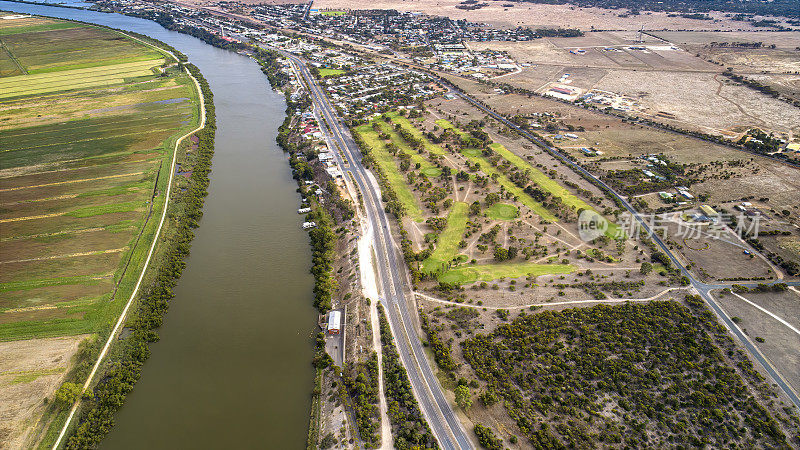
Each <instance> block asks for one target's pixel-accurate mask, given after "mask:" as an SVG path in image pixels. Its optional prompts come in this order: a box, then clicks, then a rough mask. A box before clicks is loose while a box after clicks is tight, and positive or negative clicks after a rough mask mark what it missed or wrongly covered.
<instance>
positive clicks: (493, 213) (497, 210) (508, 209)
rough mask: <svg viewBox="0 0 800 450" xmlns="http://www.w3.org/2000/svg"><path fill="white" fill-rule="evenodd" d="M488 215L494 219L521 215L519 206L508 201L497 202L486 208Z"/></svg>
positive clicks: (513, 217)
mask: <svg viewBox="0 0 800 450" xmlns="http://www.w3.org/2000/svg"><path fill="white" fill-rule="evenodd" d="M486 216H487V217H489V218H490V219H494V220H514V219H516V218H517V217H519V208H517V207H516V206H514V205H509V204H507V203H495V204H494V205H492V206H490V207H489V208H488V209H487V210H486Z"/></svg>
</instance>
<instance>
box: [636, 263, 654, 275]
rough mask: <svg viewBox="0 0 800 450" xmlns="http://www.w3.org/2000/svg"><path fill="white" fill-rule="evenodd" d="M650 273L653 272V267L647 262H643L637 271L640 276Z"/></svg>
mask: <svg viewBox="0 0 800 450" xmlns="http://www.w3.org/2000/svg"><path fill="white" fill-rule="evenodd" d="M652 271H653V265H652V264H650V263H649V262H647V261H645V262H643V263H642V267H641V268H640V269H639V272H640V273H641V274H642V275H647V274H649V273H650V272H652Z"/></svg>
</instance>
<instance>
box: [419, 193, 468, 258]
mask: <svg viewBox="0 0 800 450" xmlns="http://www.w3.org/2000/svg"><path fill="white" fill-rule="evenodd" d="M468 211H469V205H467V204H466V203H464V202H455V203H453V209H451V210H450V214H448V216H447V227H445V229H444V231H442V234H440V235H439V239H438V241H437V242H436V248H435V249H434V251H433V253H431V256H430V257H428V259H426V260H425V261H422V267H421V270H422V272H424V273H434V272H437V271H439V270H440V269H442V268H443V267H444V266H446V265H447V263H449V262H450V261H452V259H453V258H454V257H455V256H456V255H457V254H458V243H459V242H460V241H461V239H462V237H463V236H464V230H465V229H466V227H467V212H468Z"/></svg>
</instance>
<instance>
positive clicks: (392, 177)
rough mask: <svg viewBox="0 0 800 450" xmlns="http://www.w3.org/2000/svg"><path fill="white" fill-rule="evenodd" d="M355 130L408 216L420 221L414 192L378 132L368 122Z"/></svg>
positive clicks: (420, 217) (419, 212)
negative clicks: (369, 150) (370, 152)
mask: <svg viewBox="0 0 800 450" xmlns="http://www.w3.org/2000/svg"><path fill="white" fill-rule="evenodd" d="M355 130H356V133H358V134H359V135H360V136H361V138H362V139H364V142H366V144H367V145H369V147H370V149H372V155H373V157H374V158H375V162H376V163H377V164H378V165H379V166H380V168H381V171H382V172H383V173H384V175H386V178H387V179H388V180H389V184H391V185H392V189H394V192H395V193H396V194H397V199H398V200H399V201H400V202H401V203H402V204H403V207H404V208H405V210H406V214H407V215H408V217H410V218H411V219H413V220H415V221H417V222H421V221H422V209H420V207H419V204H418V203H417V199H416V197H414V193H413V192H411V188H410V187H409V186H408V184H407V183H406V180H405V177H404V176H403V174H402V173H401V172H400V168H398V167H397V164H396V163H395V160H394V157H393V156H392V155H391V154H390V153H389V151H388V150H386V145H384V143H383V141H382V140H381V139H380V138H379V137H378V133H376V132H375V130H373V129H372V125H369V124H366V125H361V126H359V127H356V129H355Z"/></svg>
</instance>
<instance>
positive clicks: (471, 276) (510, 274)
mask: <svg viewBox="0 0 800 450" xmlns="http://www.w3.org/2000/svg"><path fill="white" fill-rule="evenodd" d="M574 271H575V266H572V265H569V264H535V263H508V264H488V265H482V266H468V267H459V268H457V269H453V270H450V271H448V272H445V273H444V274H442V275H441V276H439V281H441V282H442V283H448V284H468V283H474V282H476V281H493V280H497V279H500V278H520V277H527V276H532V277H537V276H539V275H552V274H564V273H571V272H574Z"/></svg>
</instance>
